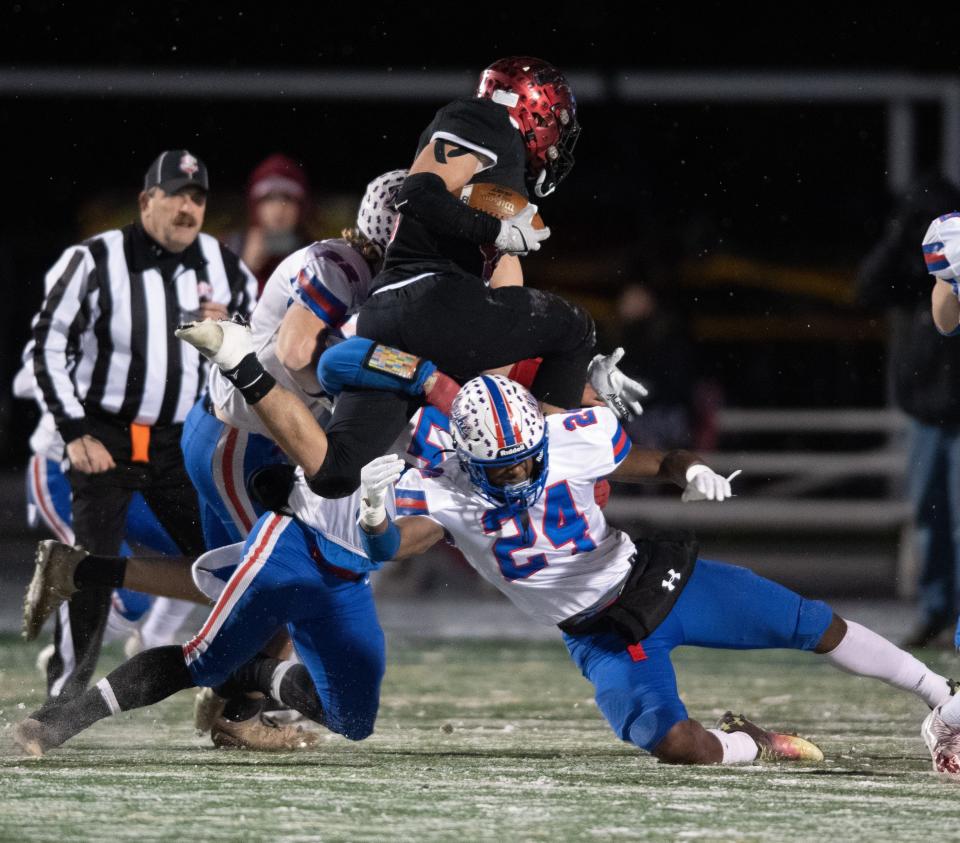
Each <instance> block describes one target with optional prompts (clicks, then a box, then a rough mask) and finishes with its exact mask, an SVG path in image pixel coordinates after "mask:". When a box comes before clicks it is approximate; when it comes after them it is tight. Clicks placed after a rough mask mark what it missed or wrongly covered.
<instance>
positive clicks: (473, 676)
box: [0, 638, 960, 843]
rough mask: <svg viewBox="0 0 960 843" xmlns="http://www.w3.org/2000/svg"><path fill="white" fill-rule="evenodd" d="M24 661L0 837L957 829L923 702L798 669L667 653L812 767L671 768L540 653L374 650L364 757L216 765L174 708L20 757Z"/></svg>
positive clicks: (808, 835)
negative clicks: (798, 737) (929, 748)
mask: <svg viewBox="0 0 960 843" xmlns="http://www.w3.org/2000/svg"><path fill="white" fill-rule="evenodd" d="M35 649H36V648H34V647H27V646H24V645H22V644H20V643H18V642H16V641H15V640H13V639H12V638H6V639H0V664H2V665H3V668H2V672H0V709H2V711H0V746H2V749H0V795H2V800H0V839H2V840H17V841H26V840H57V841H72V840H77V839H98V840H104V839H107V840H116V839H124V840H127V839H138V840H173V839H177V838H179V839H181V840H201V839H210V840H247V839H249V840H261V839H264V840H267V839H269V840H314V839H321V840H350V841H357V840H424V839H431V840H434V839H436V840H441V839H443V840H457V841H461V843H467V841H473V840H481V839H486V840H511V841H512V840H548V841H561V840H609V839H640V840H676V839H685V838H703V839H715V840H732V839H737V840H815V839H819V840H823V841H824V843H834V841H836V843H839V841H847V840H866V839H870V840H941V839H947V838H953V837H955V834H956V828H957V816H958V815H960V808H958V805H960V783H954V782H950V781H942V780H941V779H939V778H938V777H937V776H936V774H934V773H933V772H931V770H930V762H929V759H928V756H927V753H926V749H925V748H924V746H923V744H922V742H921V740H920V738H919V735H918V730H919V726H920V722H921V720H922V718H923V715H924V713H925V709H924V707H923V705H922V704H921V703H919V702H918V701H917V700H915V699H914V698H912V697H908V696H906V695H905V694H899V693H897V692H895V691H893V690H890V689H888V688H887V687H885V686H882V685H880V684H878V683H871V682H868V681H866V680H856V679H853V678H850V677H848V676H846V675H844V674H841V673H839V672H837V671H835V670H833V669H831V668H830V667H829V666H828V665H825V664H822V663H819V662H818V661H817V659H816V658H815V657H813V656H806V655H803V654H796V653H781V652H768V653H750V654H743V655H738V654H735V653H725V652H715V651H705V650H681V651H678V653H677V654H676V655H677V658H676V663H677V666H678V671H679V675H680V687H681V689H682V691H683V692H684V698H685V701H686V703H687V705H688V707H689V708H690V711H691V715H692V716H694V717H697V718H699V719H702V720H704V721H710V720H712V719H714V718H716V717H717V716H718V715H720V714H721V713H722V712H723V710H724V709H725V708H727V707H732V708H734V709H737V710H742V711H743V712H744V713H745V714H747V715H748V716H751V717H753V718H754V719H756V720H757V721H758V722H760V723H762V724H764V725H767V726H780V727H787V728H793V729H796V730H798V731H799V732H800V733H802V734H804V735H807V736H809V737H811V738H813V739H814V740H816V741H817V742H818V743H819V744H820V745H821V747H822V748H823V750H824V752H825V753H826V755H827V760H826V761H825V762H824V763H823V764H819V765H810V766H796V765H788V764H753V765H749V766H747V767H743V768H721V767H699V768H677V767H668V766H665V765H661V764H657V763H656V762H654V761H653V760H652V759H651V758H649V757H648V756H646V755H644V754H642V753H641V752H639V751H637V750H635V749H632V748H631V747H629V746H627V745H626V744H623V743H621V742H619V741H617V740H616V739H615V738H614V737H613V735H612V733H611V732H610V731H609V730H608V728H607V727H606V725H605V723H604V722H603V721H602V719H601V717H600V715H599V713H598V712H597V710H596V707H595V705H594V703H593V700H592V698H591V689H590V687H589V685H588V684H587V683H586V682H585V681H584V680H583V679H582V678H581V677H580V676H579V674H578V672H577V671H576V669H575V668H574V667H573V665H572V664H570V662H569V660H568V658H567V655H566V651H565V650H564V649H563V647H562V645H561V644H560V643H559V642H557V643H556V644H535V645H520V644H514V643H507V642H493V643H490V642H486V643H479V642H449V641H448V642H442V643H435V644H430V643H424V642H416V643H413V642H402V641H393V642H392V645H391V647H390V652H389V667H388V671H387V677H386V680H385V682H384V686H383V700H382V707H381V711H380V718H379V721H378V724H377V732H376V734H375V735H374V736H373V737H372V738H370V739H368V740H366V741H364V742H362V743H350V742H348V741H346V740H344V739H342V738H339V737H334V736H329V738H328V739H325V740H323V741H322V742H321V745H320V748H319V749H318V750H316V751H313V752H309V753H301V754H281V755H265V754H255V753H248V752H238V751H217V750H214V749H213V748H212V747H210V746H208V745H207V743H205V741H204V739H201V738H197V737H195V736H194V734H193V731H192V728H191V726H190V723H189V722H188V718H189V715H190V708H191V700H192V695H191V694H188V693H183V694H180V695H178V696H177V697H175V698H174V699H172V700H168V701H167V702H165V703H163V704H160V705H157V706H154V707H152V708H150V709H147V710H144V711H138V712H133V713H129V714H124V715H121V716H120V717H116V718H113V719H112V720H110V721H106V722H103V723H100V724H97V725H96V726H94V727H93V728H92V729H90V730H89V731H88V732H86V733H84V734H82V735H80V736H79V737H77V738H75V739H74V740H72V741H71V742H70V743H69V744H67V745H66V746H65V747H63V748H61V749H59V750H55V751H53V752H52V753H51V754H50V755H48V756H47V757H45V758H43V759H39V760H25V759H22V758H19V757H17V756H16V755H15V754H14V753H13V750H12V746H11V741H10V730H11V728H12V725H13V723H15V722H16V721H17V720H18V719H19V718H21V717H22V716H24V715H25V714H27V713H28V712H29V711H30V709H31V707H32V706H33V705H35V704H36V703H37V702H39V701H40V699H41V690H40V689H41V687H42V686H41V683H40V681H39V675H38V674H37V673H36V672H35V670H34V669H33V667H32V661H33V658H34V655H35ZM116 659H117V654H116V652H115V651H110V652H109V653H108V656H106V657H105V659H104V666H105V667H109V665H110V664H111V663H114V662H115V661H116ZM935 662H936V663H937V664H938V666H939V667H940V669H942V670H943V671H944V672H948V671H949V670H950V668H951V666H952V665H954V661H953V659H952V657H950V656H947V655H940V656H938V657H936V658H935Z"/></svg>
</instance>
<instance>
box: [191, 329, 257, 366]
mask: <svg viewBox="0 0 960 843" xmlns="http://www.w3.org/2000/svg"><path fill="white" fill-rule="evenodd" d="M174 333H175V334H176V335H177V336H178V337H179V338H180V339H182V340H183V341H184V342H185V343H188V344H189V345H192V346H193V347H194V348H195V349H197V351H199V352H200V353H201V354H202V355H203V356H204V357H206V358H207V359H208V360H210V361H212V362H214V363H216V364H217V365H218V366H219V367H220V368H221V369H222V370H223V371H225V372H226V371H230V370H231V369H235V368H236V367H237V366H239V365H240V361H241V360H243V358H244V357H246V356H247V355H248V354H250V353H251V352H252V351H253V337H252V335H251V334H250V326H249V325H247V324H246V323H245V322H243V321H232V320H221V321H216V320H214V319H204V320H203V321H202V322H187V323H185V324H183V325H180V327H179V328H177V330H176V331H174Z"/></svg>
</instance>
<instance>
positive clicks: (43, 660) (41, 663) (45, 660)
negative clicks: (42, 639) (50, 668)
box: [35, 644, 56, 676]
mask: <svg viewBox="0 0 960 843" xmlns="http://www.w3.org/2000/svg"><path fill="white" fill-rule="evenodd" d="M55 649H56V647H54V646H53V644H47V646H46V647H44V648H43V649H42V650H41V651H40V652H39V653H37V661H36V662H35V664H36V665H37V670H39V671H40V672H41V673H42V674H43V675H44V676H46V675H47V665H48V664H50V659H52V658H53V653H54V650H55Z"/></svg>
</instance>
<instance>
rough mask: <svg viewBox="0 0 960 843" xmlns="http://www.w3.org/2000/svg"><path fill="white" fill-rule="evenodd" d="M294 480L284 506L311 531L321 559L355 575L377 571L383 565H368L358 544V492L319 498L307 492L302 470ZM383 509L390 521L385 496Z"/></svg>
mask: <svg viewBox="0 0 960 843" xmlns="http://www.w3.org/2000/svg"><path fill="white" fill-rule="evenodd" d="M295 477H296V480H295V482H294V485H293V491H292V492H291V493H290V497H289V498H288V499H287V506H289V507H290V511H291V512H293V514H294V515H296V517H297V519H298V520H299V521H301V522H302V523H304V524H306V525H307V527H309V528H310V529H311V530H312V531H313V534H314V537H315V538H316V540H317V545H318V546H319V548H320V552H321V553H322V554H323V558H324V559H325V560H326V561H327V562H328V563H329V564H331V565H335V566H337V567H338V568H343V569H345V570H347V571H354V572H357V573H366V572H367V571H374V570H376V569H377V568H379V567H380V565H382V564H383V563H374V562H371V561H370V560H369V559H368V558H367V555H366V553H365V552H364V550H363V543H362V542H361V541H360V524H359V523H358V521H357V514H358V513H359V512H360V489H357V491H355V492H354V493H353V494H352V495H350V496H348V497H345V498H321V497H320V496H319V495H317V494H314V493H313V492H312V491H311V490H310V487H309V486H308V485H307V481H306V478H305V477H304V475H303V469H301V468H298V469H297V472H296V475H295ZM384 506H385V507H386V510H387V514H388V515H389V516H390V517H391V518H393V517H394V516H395V507H394V504H393V500H392V499H391V498H390V496H389V495H387V497H386V500H385V501H384Z"/></svg>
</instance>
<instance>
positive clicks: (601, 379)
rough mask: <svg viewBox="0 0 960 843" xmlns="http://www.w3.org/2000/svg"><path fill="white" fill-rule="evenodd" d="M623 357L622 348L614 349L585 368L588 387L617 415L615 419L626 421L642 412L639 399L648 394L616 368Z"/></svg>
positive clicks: (599, 355) (600, 355)
mask: <svg viewBox="0 0 960 843" xmlns="http://www.w3.org/2000/svg"><path fill="white" fill-rule="evenodd" d="M623 355H624V351H623V349H622V348H618V349H615V350H614V352H613V354H608V355H606V356H604V355H602V354H598V355H597V356H596V357H594V358H593V360H591V361H590V365H589V366H588V367H587V377H588V378H589V380H590V386H592V387H593V388H594V390H596V393H597V395H599V396H600V397H601V398H602V399H603V401H604V403H605V404H606V405H607V406H608V407H609V408H610V409H611V410H613V412H614V413H616V414H617V418H619V419H620V420H621V421H627V420H629V419H631V418H632V417H633V416H639V415H640V414H641V413H642V412H643V407H642V406H641V405H640V399H641V398H646V397H647V394H648V393H647V390H646V388H645V387H644V385H643V384H642V383H639V382H638V381H635V380H633V378H628V377H627V376H626V375H625V374H624V373H623V372H621V371H620V370H619V369H618V368H617V363H619V362H620V361H621V360H622V359H623Z"/></svg>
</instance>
